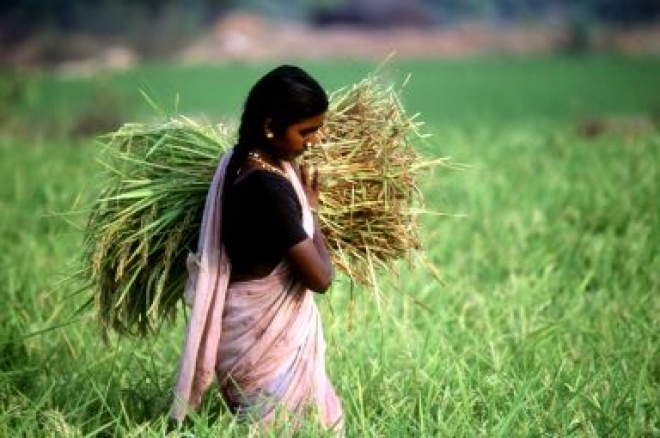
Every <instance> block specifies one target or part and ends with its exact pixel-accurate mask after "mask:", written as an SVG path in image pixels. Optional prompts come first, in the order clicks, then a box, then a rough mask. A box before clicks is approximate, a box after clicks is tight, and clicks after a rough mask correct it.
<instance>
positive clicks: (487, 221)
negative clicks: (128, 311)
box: [0, 60, 660, 437]
mask: <svg viewBox="0 0 660 438" xmlns="http://www.w3.org/2000/svg"><path fill="white" fill-rule="evenodd" d="M473 62H477V61H473ZM478 62H479V63H480V64H479V65H481V66H482V68H488V66H489V65H491V66H492V68H493V69H494V70H493V71H499V70H498V69H502V68H504V67H502V66H501V65H500V64H499V63H498V62H493V63H489V62H488V61H484V60H481V61H478ZM545 62H547V63H549V64H552V63H551V61H549V60H548V61H545ZM563 62H565V61H561V60H560V61H558V62H557V64H553V65H554V67H553V68H554V69H555V70H553V71H563V72H566V71H568V73H565V74H574V75H576V77H579V78H581V79H580V81H581V82H580V83H585V82H588V79H589V76H587V77H583V76H580V75H579V74H578V73H576V70H570V69H569V70H562V68H561V66H562V63H563ZM620 62H624V61H620ZM631 62H632V61H631ZM645 65H646V67H644V69H646V68H651V67H649V65H654V64H652V63H651V64H645ZM635 66H637V67H635ZM639 66H640V64H635V62H632V64H622V65H619V64H615V65H613V66H611V69H610V70H608V67H607V63H605V66H604V67H602V69H601V70H600V74H602V75H603V78H599V79H598V80H599V81H601V82H602V83H606V82H607V80H606V79H605V78H607V77H608V72H610V73H612V72H614V73H612V76H609V77H611V78H613V79H612V83H611V86H612V90H610V91H608V93H611V94H610V97H608V98H607V99H608V103H607V105H608V106H607V107H605V106H604V107H603V109H604V111H605V110H606V112H610V113H616V112H617V110H618V111H619V112H620V113H625V114H630V113H631V112H639V114H646V111H647V109H648V103H649V102H650V101H651V100H652V98H653V96H650V95H651V94H652V92H650V91H649V92H648V93H647V94H649V96H644V97H642V96H640V95H639V93H637V91H635V90H632V91H631V88H630V87H631V85H630V82H627V81H628V79H625V77H628V76H625V75H623V76H624V77H623V79H621V77H620V76H619V75H621V72H622V71H633V70H635V69H636V68H638V67H639ZM324 68H325V67H324ZM328 68H329V67H328ZM332 68H333V69H334V70H328V71H325V73H324V74H325V75H326V76H331V75H334V77H335V81H336V82H339V81H340V79H339V78H341V77H343V74H344V73H342V71H343V70H342V67H341V66H339V65H338V66H335V67H332ZM416 68H418V69H419V72H418V74H416V73H415V71H413V82H412V84H414V83H415V75H416V76H417V77H419V76H422V79H419V80H420V81H425V80H427V79H424V78H431V72H433V71H437V72H443V71H444V72H445V73H442V74H444V75H446V76H445V77H446V78H447V79H446V80H451V79H452V78H454V79H455V80H456V81H459V80H460V75H458V74H456V75H454V76H452V75H451V74H449V73H447V69H448V67H446V66H436V64H434V63H430V62H429V63H420V64H417V65H416ZM580 68H581V69H583V70H580V69H578V70H580V71H587V72H588V71H591V70H590V69H589V68H587V67H584V66H583V67H580ZM434 69H436V70H434ZM644 69H642V70H643V71H642V72H641V73H635V74H634V75H633V77H634V78H635V80H636V81H638V84H636V85H635V86H640V87H642V86H646V89H647V90H652V89H653V87H652V86H651V85H653V84H654V83H655V82H654V81H656V79H648V78H647V79H648V80H647V81H646V82H644V81H643V80H642V79H643V77H645V75H646V73H645V71H646V70H644ZM319 70H320V69H319ZM227 71H228V72H231V69H228V70H227ZM523 71H524V67H523ZM657 71H658V70H657V68H656V72H657ZM149 74H153V75H156V74H157V72H156V71H154V72H151V73H149ZM200 74H201V73H200ZM439 74H440V73H439ZM473 74H475V75H476V74H477V73H473ZM521 75H522V73H521ZM635 75H637V76H635ZM210 76H212V75H210ZM356 77H357V75H356ZM657 77H660V75H657ZM498 78H499V79H498ZM640 78H641V79H640ZM494 81H495V82H498V81H499V82H498V83H499V84H500V85H498V86H499V87H505V85H506V82H505V80H504V79H502V78H501V77H499V76H497V78H495V79H494ZM412 84H411V86H412ZM616 84H624V85H621V86H620V87H619V88H617V87H616ZM625 84H627V85H625ZM645 84H646V85H645ZM76 86H80V85H76ZM597 86H598V85H593V87H597ZM603 86H604V85H603ZM484 87H485V88H487V87H486V86H485V85H484ZM517 89H518V86H517V82H515V81H511V83H509V86H508V88H507V90H509V93H511V94H512V95H513V94H514V93H516V92H517ZM438 90H439V91H434V92H430V91H429V92H428V94H427V95H426V96H420V95H416V94H415V93H417V91H416V90H415V89H414V88H413V89H411V98H410V102H409V104H410V106H411V107H412V108H413V109H414V108H421V107H423V108H424V119H425V120H426V121H427V123H429V128H430V130H432V131H433V133H434V139H433V141H432V142H431V143H430V145H427V146H425V147H424V151H425V152H426V153H427V154H429V155H431V154H437V155H442V156H445V155H449V156H452V157H454V160H455V162H457V163H464V164H466V165H467V167H465V168H464V169H462V170H448V169H442V170H439V171H437V172H436V173H435V174H434V175H432V176H430V177H429V178H428V180H426V181H423V182H421V186H422V188H423V190H424V193H425V195H426V198H427V202H428V207H429V208H431V209H433V210H436V211H439V212H442V213H447V216H432V217H431V216H429V217H427V218H426V219H425V221H424V224H423V232H422V237H423V241H424V244H425V246H426V249H427V255H428V259H429V260H430V261H431V262H433V264H434V265H435V266H436V268H437V271H438V273H439V279H437V278H436V277H434V276H433V275H431V273H430V272H429V271H428V270H427V269H425V268H424V267H423V266H421V265H420V266H413V267H406V266H402V267H401V270H400V271H399V272H398V273H392V274H388V273H383V278H382V279H383V283H382V284H381V288H382V291H383V294H384V296H385V297H386V298H387V300H386V301H384V302H381V303H380V311H379V308H378V307H377V305H376V303H375V302H374V301H372V300H371V299H370V298H369V295H368V294H366V293H364V292H363V291H360V290H354V291H352V292H351V288H350V286H349V285H348V284H347V283H346V282H345V281H342V280H340V281H338V282H337V284H336V285H335V286H333V288H332V290H331V291H330V292H329V293H328V295H327V296H324V297H320V299H319V304H320V306H321V309H322V311H323V314H324V315H323V317H324V323H325V332H326V337H327V341H328V368H329V373H330V375H331V377H332V380H333V382H334V384H335V386H336V388H337V391H338V392H339V394H340V397H341V399H342V402H343V405H344V409H345V411H346V415H347V433H348V436H367V437H368V436H374V437H376V436H378V437H380V436H388V437H389V436H391V437H400V436H489V437H490V436H541V435H543V436H574V435H575V436H655V435H658V434H659V433H660V408H659V407H658V403H657V401H658V400H660V364H659V362H658V357H660V351H659V350H660V339H659V336H660V335H659V334H658V330H657V326H658V316H659V315H660V251H658V245H659V243H658V242H660V209H659V208H658V199H660V134H659V133H658V131H657V130H652V129H648V130H643V131H639V132H637V131H635V132H616V133H605V134H604V135H603V136H601V137H598V138H595V139H586V138H583V137H580V136H579V135H577V134H576V129H575V125H574V124H573V123H572V122H571V120H572V119H571V118H570V117H568V116H562V114H565V113H563V112H562V110H561V108H559V107H558V106H557V109H556V110H553V112H552V114H551V113H550V112H544V111H546V109H547V108H549V107H550V106H552V105H559V103H560V101H559V100H558V99H557V100H553V99H554V97H547V98H542V96H541V97H539V98H537V99H527V100H526V99H523V98H520V97H515V96H513V97H511V101H514V100H515V101H518V102H523V103H525V102H526V105H527V109H526V110H525V111H524V113H525V114H526V115H530V117H526V116H525V115H524V114H522V113H521V114H519V115H518V116H517V117H514V115H515V114H514V112H510V113H509V116H510V119H508V120H507V119H505V120H503V118H498V117H493V118H484V119H483V120H482V121H480V122H479V123H478V124H470V123H468V118H469V117H468V118H464V119H462V120H463V121H462V122H461V123H456V124H454V123H452V121H451V120H447V118H448V117H447V116H446V113H444V109H442V108H445V107H444V105H440V106H439V109H438V111H437V112H434V111H433V108H434V107H433V105H432V103H430V102H432V101H433V100H434V99H435V100H436V101H438V100H441V99H442V98H443V97H444V95H443V91H444V90H446V88H443V86H442V85H440V86H439V87H438ZM617 90H618V91H617ZM578 91H579V90H578ZM502 93H504V92H502ZM617 93H620V95H621V98H620V102H621V106H620V107H618V108H617V107H616V102H617V96H618V95H619V94H617ZM631 93H632V94H633V95H637V97H636V98H632V97H630V94H631ZM455 94H460V93H459V91H455ZM504 94H506V93H504ZM413 96H414V97H413ZM465 96H468V97H469V93H468V92H466V94H465ZM493 96H494V97H496V94H493ZM590 96H591V94H590V92H585V93H584V94H580V93H579V92H577V91H576V93H575V94H574V95H573V96H572V97H571V99H574V101H576V102H578V104H577V105H583V106H584V107H587V106H588V105H587V104H584V103H580V102H582V101H583V100H587V99H589V98H590ZM604 99H605V98H604ZM427 100H428V101H427ZM488 102H489V103H488V105H496V103H497V102H496V100H492V101H490V100H489V101H488ZM548 102H556V103H554V104H550V103H548ZM468 103H469V101H468V102H462V103H461V104H460V107H464V108H467V107H468ZM594 109H595V108H594ZM464 111H466V114H467V111H468V110H467V109H464ZM475 111H476V112H478V111H477V110H475ZM506 111H507V110H506V105H505V109H504V110H503V112H506ZM534 114H536V115H538V118H535V117H532V115H534ZM560 116H561V117H560ZM537 119H538V120H537ZM539 120H540V121H539ZM537 122H538V123H537ZM94 148H95V145H94V143H93V142H91V141H86V140H85V141H75V142H74V141H70V140H66V139H60V140H56V139H53V138H42V139H41V140H39V139H36V140H35V139H32V138H17V137H8V136H3V137H1V138H0V181H1V184H0V214H1V216H0V217H1V218H0V233H1V235H2V241H1V245H2V248H1V250H0V290H2V291H3V297H4V300H3V307H2V309H3V310H2V311H0V436H30V437H40V436H44V437H46V436H48V437H50V436H74V437H75V436H162V435H163V432H164V430H165V427H166V424H165V419H166V418H165V414H166V412H167V409H168V407H169V406H168V405H169V401H170V398H169V397H170V394H169V391H170V388H171V386H172V384H173V382H174V378H175V372H176V368H177V365H178V359H179V356H178V354H179V349H180V344H181V337H182V331H183V327H182V323H183V318H179V320H178V322H177V324H176V325H175V326H174V327H172V328H171V330H166V331H164V332H163V334H162V336H160V337H159V338H158V339H156V340H154V341H153V342H144V341H141V342H138V341H129V342H127V341H123V342H112V343H111V344H110V345H104V344H103V343H102V342H101V339H100V337H99V332H98V329H97V327H96V322H95V320H94V316H93V315H92V314H90V312H88V311H85V312H82V313H76V310H77V309H78V307H79V306H80V305H81V304H82V303H83V302H84V301H85V300H86V299H87V298H88V297H87V296H85V294H84V293H81V294H78V295H71V294H72V293H73V292H74V291H75V288H74V285H71V284H70V283H66V282H63V280H64V279H65V277H66V275H67V273H70V272H71V266H70V263H72V262H73V261H74V260H75V258H76V257H77V256H78V255H79V251H80V244H81V239H82V236H81V234H80V232H79V230H78V229H76V227H75V226H73V225H72V224H71V223H69V222H68V221H72V222H73V223H74V224H75V223H77V222H78V221H80V220H81V219H82V217H83V216H82V215H76V214H72V215H62V214H61V213H63V212H68V211H71V210H75V209H77V208H80V206H82V205H84V203H82V202H78V203H76V199H77V198H78V197H79V196H81V201H84V200H89V199H91V197H92V196H94V195H95V194H96V193H98V191H97V190H98V187H96V186H95V181H96V180H95V175H96V174H97V171H98V166H97V164H96V163H95V162H94V155H95V154H94ZM351 296H352V297H353V298H354V300H353V301H352V302H349V299H350V298H351ZM189 427H190V431H192V432H194V433H195V434H196V436H244V435H245V433H246V429H245V427H244V426H243V425H240V424H237V423H236V422H235V421H234V420H233V419H232V418H231V416H229V415H228V414H226V413H225V411H224V410H223V408H222V405H221V403H220V402H219V401H218V399H217V397H215V393H214V391H213V390H211V391H210V392H209V394H208V397H207V399H206V400H205V403H204V405H203V407H202V410H201V411H200V412H199V413H198V414H197V415H195V416H193V418H192V419H191V423H190V426H189ZM305 435H306V436H316V435H318V431H315V430H314V427H313V426H311V425H310V427H309V429H307V430H306V433H305Z"/></svg>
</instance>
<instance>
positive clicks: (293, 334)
mask: <svg viewBox="0 0 660 438" xmlns="http://www.w3.org/2000/svg"><path fill="white" fill-rule="evenodd" d="M231 154H232V152H231V151H229V152H227V153H226V154H225V155H224V156H223V157H222V160H221V162H220V164H219V165H218V168H217V170H216V174H215V176H214V178H213V182H212V184H211V188H210V189H209V193H208V195H207V199H206V206H205V210H204V218H203V220H202V228H201V232H200V238H199V246H198V248H199V250H198V251H199V253H200V254H199V259H198V260H197V256H195V255H192V254H191V255H190V256H189V258H188V271H189V279H188V284H187V285H186V301H187V302H188V304H190V305H192V314H191V317H190V321H189V323H188V327H187V331H186V337H185V342H184V346H183V356H182V359H181V364H180V368H179V376H178V381H177V385H176V388H175V400H174V403H173V405H172V408H171V411H170V416H171V417H172V418H174V419H177V420H182V419H183V418H184V417H185V415H186V412H187V410H188V409H189V408H192V409H194V408H196V407H197V406H198V405H199V404H200V402H201V399H202V396H203V394H204V392H205V391H206V389H207V388H208V387H209V385H210V384H211V383H212V381H213V374H214V371H215V373H216V374H217V377H218V382H219V386H220V389H221V391H222V394H223V396H224V397H225V400H226V402H227V403H228V405H229V406H230V407H231V408H232V409H233V410H235V412H236V413H237V414H238V415H239V416H248V417H250V418H251V419H254V420H256V421H258V422H259V423H261V424H262V425H265V426H269V425H271V424H273V423H274V422H277V421H278V420H280V419H282V418H286V419H287V420H286V421H290V422H291V424H292V425H293V426H294V428H295V427H296V425H299V424H300V421H301V420H302V419H303V418H304V416H305V414H306V413H308V412H309V411H310V409H311V410H312V411H314V410H315V411H316V414H317V415H318V418H319V421H320V424H321V425H322V426H323V427H324V428H328V429H330V428H332V429H333V430H335V431H337V432H339V433H341V427H342V416H343V414H342V409H341V404H340V402H339V399H338V398H337V396H336V394H335V391H334V389H333V387H332V385H331V384H330V381H329V380H328V377H327V375H326V371H325V341H324V339H323V332H322V329H321V319H320V316H319V313H318V310H317V308H316V304H315V302H314V297H313V295H314V293H313V292H311V291H310V290H308V289H306V288H305V287H304V286H303V285H302V284H301V283H300V282H299V281H297V280H296V278H295V276H294V275H293V273H292V270H291V267H290V266H289V265H288V263H287V261H286V260H283V261H282V262H280V264H279V265H278V266H277V267H276V268H275V269H274V270H273V272H271V273H270V274H269V275H267V276H266V277H264V278H261V279H257V280H251V281H243V282H234V283H231V284H229V276H230V272H231V267H230V264H229V259H228V258H227V254H226V252H225V249H224V246H223V245H222V244H221V242H220V240H221V239H220V236H221V235H220V231H221V229H222V227H221V225H222V224H221V219H222V187H223V185H224V176H225V171H226V167H227V164H228V163H229V158H230V157H231ZM284 164H285V167H286V171H287V174H288V176H289V179H290V180H291V182H292V184H293V186H294V188H295V190H296V193H297V194H298V198H299V200H300V203H301V205H302V207H303V226H304V228H305V230H306V231H307V233H308V235H309V236H310V237H311V236H312V235H313V232H314V226H313V219H312V215H311V210H310V208H309V205H308V204H307V199H306V197H305V194H304V192H303V189H302V187H301V185H300V182H299V181H298V177H297V175H296V174H295V172H294V171H293V168H292V167H291V166H290V165H289V164H288V163H284ZM280 412H281V413H282V414H283V416H282V415H280V414H279V413H280Z"/></svg>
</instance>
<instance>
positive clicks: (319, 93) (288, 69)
mask: <svg viewBox="0 0 660 438" xmlns="http://www.w3.org/2000/svg"><path fill="white" fill-rule="evenodd" d="M327 109H328V96H327V95H326V93H325V91H324V90H323V88H322V87H321V85H319V83H318V82H316V80H315V79H314V78H312V77H311V76H310V75H309V74H307V73H306V72H305V71H304V70H303V69H301V68H300V67H295V66H291V65H281V66H279V67H277V68H275V69H273V70H271V71H270V72H268V73H267V74H266V75H265V76H263V77H262V78H261V79H259V81H257V83H256V84H254V86H253V87H252V89H251V90H250V93H249V94H248V97H247V99H246V101H245V105H244V107H243V116H242V117H241V126H240V128H239V131H238V144H239V145H243V144H249V145H251V146H255V145H260V144H263V142H264V141H265V132H264V123H265V122H266V120H268V119H271V120H272V129H273V131H274V132H278V133H282V132H284V130H286V128H287V127H289V126H291V125H292V124H294V123H296V122H298V121H300V120H303V119H306V118H308V117H313V116H316V115H318V114H322V113H324V112H325V111H326V110H327Z"/></svg>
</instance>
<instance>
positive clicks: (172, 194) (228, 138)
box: [81, 76, 441, 336]
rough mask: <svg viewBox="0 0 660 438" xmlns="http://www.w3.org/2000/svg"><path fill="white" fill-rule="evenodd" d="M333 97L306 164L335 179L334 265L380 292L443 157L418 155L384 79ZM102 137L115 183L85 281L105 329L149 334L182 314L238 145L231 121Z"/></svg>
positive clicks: (408, 249) (101, 205) (98, 209)
mask: <svg viewBox="0 0 660 438" xmlns="http://www.w3.org/2000/svg"><path fill="white" fill-rule="evenodd" d="M330 102H331V103H330V108H329V111H328V114H327V117H326V124H325V126H324V128H323V131H322V132H321V140H322V141H321V143H322V144H321V147H318V148H312V150H311V151H310V152H309V154H308V155H306V156H305V157H303V159H304V160H305V161H306V162H307V163H308V164H311V165H314V166H316V167H318V168H319V169H320V171H321V172H322V174H323V175H324V180H325V181H326V184H325V187H324V190H323V192H322V194H321V198H320V205H319V219H320V221H321V227H322V229H323V231H324V233H325V235H326V237H327V240H328V245H329V247H330V251H331V254H332V257H333V261H334V263H335V265H336V266H337V267H338V268H339V269H340V270H341V271H343V272H344V273H345V274H346V275H347V276H348V277H349V278H350V279H351V281H353V282H355V283H358V284H366V285H374V283H375V277H376V274H377V271H378V268H379V267H385V268H387V267H390V266H392V264H393V263H394V262H395V261H397V260H399V259H401V258H406V257H408V256H409V255H410V254H412V253H413V252H414V250H415V249H417V248H418V247H419V241H418V238H417V221H416V219H417V216H418V214H419V211H420V206H421V203H422V198H421V194H420V192H419V190H418V189H417V187H416V185H415V180H416V175H417V173H418V172H419V171H420V170H421V169H424V168H426V167H429V166H432V165H435V164H438V163H439V162H441V161H437V160H436V161H429V160H426V161H425V160H423V159H421V158H420V157H419V156H418V155H417V154H416V152H415V150H414V143H415V142H416V141H417V140H420V139H421V138H422V137H423V135H422V134H421V133H420V130H419V128H420V126H421V124H420V123H419V122H418V121H417V118H416V117H415V116H408V115H407V114H406V112H405V110H404V108H403V106H402V105H401V102H400V101H399V91H398V90H397V89H395V88H394V87H393V86H384V85H383V84H382V83H381V82H380V81H379V80H378V78H377V77H373V76H369V77H367V78H366V79H364V80H363V81H361V82H359V83H357V84H355V85H354V86H352V87H350V88H346V89H342V90H339V91H337V92H335V93H333V94H331V96H330ZM101 140H102V142H103V143H104V146H105V147H104V148H103V153H102V163H103V164H104V165H105V167H106V169H107V171H108V177H107V179H106V180H105V183H104V188H103V190H102V193H101V195H100V197H99V199H98V201H96V202H95V203H94V205H93V206H92V209H91V210H92V213H91V214H90V216H89V220H88V223H87V227H86V230H85V241H84V242H85V251H84V257H83V266H82V270H81V275H82V278H83V280H84V282H85V283H86V285H87V286H88V287H89V289H91V291H92V293H93V297H94V301H95V303H96V308H97V313H98V316H99V320H100V324H101V327H102V329H103V331H104V333H105V332H107V330H108V329H113V330H114V331H116V332H118V333H120V334H129V335H130V334H133V335H139V336H144V335H147V334H150V333H152V332H154V330H156V329H157V328H159V327H160V324H161V323H162V322H163V321H166V320H168V319H171V318H172V317H174V316H175V314H176V311H177V308H178V306H177V304H178V303H179V302H181V298H182V297H183V288H184V284H185V280H186V275H187V273H186V263H185V260H186V257H187V255H188V253H189V252H191V251H196V245H197V239H198V235H199V227H200V224H201V217H202V213H203V209H204V203H205V200H206V194H207V190H208V188H209V185H210V183H211V180H212V177H213V174H214V172H215V168H216V166H217V164H218V162H219V159H220V157H221V155H222V154H223V152H224V151H225V150H227V149H228V148H229V147H231V145H232V143H233V140H234V138H233V135H232V134H230V129H228V127H226V126H218V125H212V124H210V123H207V122H200V121H195V120H191V119H188V118H185V117H178V118H172V119H168V120H165V121H163V122H160V123H152V124H127V125H124V126H123V127H121V128H120V129H119V130H117V131H116V132H113V133H111V134H108V135H106V136H104V137H102V139H101Z"/></svg>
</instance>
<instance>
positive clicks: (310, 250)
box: [288, 217, 334, 293]
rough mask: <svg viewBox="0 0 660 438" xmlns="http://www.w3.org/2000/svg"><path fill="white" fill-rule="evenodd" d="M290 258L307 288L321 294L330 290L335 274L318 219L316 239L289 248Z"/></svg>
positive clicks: (315, 221)
mask: <svg viewBox="0 0 660 438" xmlns="http://www.w3.org/2000/svg"><path fill="white" fill-rule="evenodd" d="M288 257H289V261H290V262H291V263H292V265H293V266H294V267H295V269H296V270H297V271H298V275H299V277H300V279H301V280H302V282H303V283H304V284H305V286H307V287H308V288H309V289H311V290H313V291H314V292H319V293H323V292H325V291H326V290H328V288H329V287H330V284H331V283H332V277H333V274H334V273H333V269H332V262H331V260H330V252H329V251H328V248H327V247H326V245H325V238H324V237H323V233H321V229H320V228H319V224H318V220H317V219H316V217H315V218H314V238H313V239H310V238H307V239H305V240H303V241H302V242H300V243H298V244H296V245H294V246H292V247H291V248H289V251H288Z"/></svg>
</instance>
